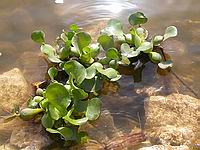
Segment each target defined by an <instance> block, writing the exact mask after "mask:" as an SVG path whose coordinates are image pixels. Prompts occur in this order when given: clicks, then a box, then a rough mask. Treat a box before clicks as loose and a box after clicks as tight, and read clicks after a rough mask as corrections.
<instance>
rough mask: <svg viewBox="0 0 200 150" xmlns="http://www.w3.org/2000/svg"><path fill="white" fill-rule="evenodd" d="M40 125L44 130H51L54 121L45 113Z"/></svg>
mask: <svg viewBox="0 0 200 150" xmlns="http://www.w3.org/2000/svg"><path fill="white" fill-rule="evenodd" d="M41 122H42V125H43V127H45V128H52V127H53V125H54V120H53V119H52V118H51V117H50V116H49V114H48V113H45V114H44V115H43V116H42V119H41Z"/></svg>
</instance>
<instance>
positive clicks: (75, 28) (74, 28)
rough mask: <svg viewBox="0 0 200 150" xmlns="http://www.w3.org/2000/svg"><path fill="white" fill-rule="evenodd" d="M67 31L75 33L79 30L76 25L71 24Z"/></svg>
mask: <svg viewBox="0 0 200 150" xmlns="http://www.w3.org/2000/svg"><path fill="white" fill-rule="evenodd" d="M69 29H70V30H72V31H74V32H77V31H78V30H79V27H78V26H77V25H76V24H71V25H70V26H69Z"/></svg>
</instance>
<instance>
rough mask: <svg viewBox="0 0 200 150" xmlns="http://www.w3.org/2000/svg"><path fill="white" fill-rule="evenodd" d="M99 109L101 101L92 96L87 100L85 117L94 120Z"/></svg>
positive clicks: (97, 115)
mask: <svg viewBox="0 0 200 150" xmlns="http://www.w3.org/2000/svg"><path fill="white" fill-rule="evenodd" d="M100 111H101V101H100V99H99V98H92V99H91V100H89V101H88V107H87V111H86V117H87V118H88V120H96V119H97V118H98V117H99V115H100Z"/></svg>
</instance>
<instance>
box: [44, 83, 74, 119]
mask: <svg viewBox="0 0 200 150" xmlns="http://www.w3.org/2000/svg"><path fill="white" fill-rule="evenodd" d="M44 97H45V98H46V99H48V102H50V103H51V104H52V105H53V106H54V107H56V108H57V109H58V110H59V111H60V113H61V114H62V115H64V114H65V113H66V111H67V107H68V106H69V104H70V102H71V100H70V95H69V92H68V91H67V89H66V88H65V87H64V86H63V85H62V84H59V83H52V84H50V85H49V86H48V87H47V89H46V91H45V94H44Z"/></svg>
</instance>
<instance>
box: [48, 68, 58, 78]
mask: <svg viewBox="0 0 200 150" xmlns="http://www.w3.org/2000/svg"><path fill="white" fill-rule="evenodd" d="M48 75H49V77H50V78H51V80H54V78H55V77H56V76H57V75H58V70H57V68H56V67H51V68H49V69H48Z"/></svg>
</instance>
